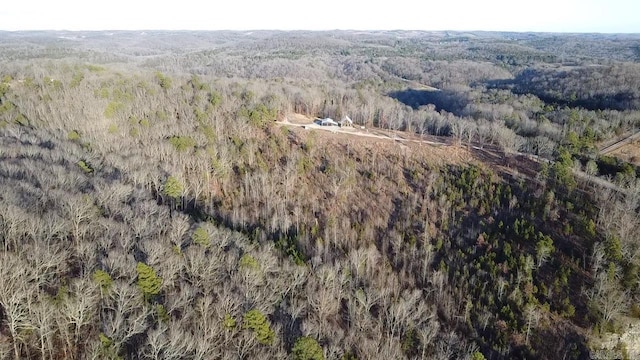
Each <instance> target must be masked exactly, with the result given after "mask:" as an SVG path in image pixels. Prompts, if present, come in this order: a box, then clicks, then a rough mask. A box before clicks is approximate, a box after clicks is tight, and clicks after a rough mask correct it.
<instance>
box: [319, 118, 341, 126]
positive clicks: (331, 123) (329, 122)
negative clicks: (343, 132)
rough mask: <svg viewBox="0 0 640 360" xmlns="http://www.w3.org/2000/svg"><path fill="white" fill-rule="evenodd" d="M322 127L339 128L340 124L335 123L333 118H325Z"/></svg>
mask: <svg viewBox="0 0 640 360" xmlns="http://www.w3.org/2000/svg"><path fill="white" fill-rule="evenodd" d="M320 125H321V126H339V125H340V124H338V123H337V122H335V121H333V119H331V118H324V119H322V120H320Z"/></svg>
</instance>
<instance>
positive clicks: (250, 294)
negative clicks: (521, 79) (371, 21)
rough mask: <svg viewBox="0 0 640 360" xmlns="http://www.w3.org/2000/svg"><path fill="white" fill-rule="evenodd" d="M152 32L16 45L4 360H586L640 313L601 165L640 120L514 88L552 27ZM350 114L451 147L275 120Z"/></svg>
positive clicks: (0, 260) (0, 337)
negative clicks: (603, 148)
mask: <svg viewBox="0 0 640 360" xmlns="http://www.w3.org/2000/svg"><path fill="white" fill-rule="evenodd" d="M54 35H55V34H54ZM67 35H68V34H67ZM76 35H79V34H76ZM170 35H171V36H170ZM401 35H402V36H401ZM74 36H75V35H74ZM136 36H137V35H136V34H133V33H121V34H116V36H115V37H108V36H104V35H102V34H100V33H89V34H88V35H87V37H85V38H84V40H74V41H75V42H71V43H72V44H74V46H70V45H69V44H70V43H67V42H65V41H62V40H59V39H58V40H55V38H52V37H51V34H34V33H12V34H0V44H2V46H3V49H4V50H6V51H3V52H2V54H1V55H0V58H2V60H3V61H5V64H6V66H3V68H2V69H1V70H0V71H1V73H0V78H1V84H2V86H1V87H0V134H1V136H0V194H2V195H0V245H1V248H0V276H1V281H0V359H2V360H4V359H22V358H29V359H59V358H64V359H119V358H123V359H185V358H187V359H238V358H242V359H249V358H292V359H324V358H327V359H374V358H387V359H397V358H411V359H474V360H477V359H484V358H486V359H502V358H540V359H547V358H558V357H561V358H567V359H583V358H589V357H590V354H591V350H590V349H589V346H588V345H589V337H591V336H596V334H598V333H600V332H605V331H611V330H616V329H618V326H619V324H620V322H619V319H620V318H621V317H623V316H639V313H640V310H638V300H639V293H640V281H639V280H640V277H639V276H640V267H639V265H640V248H639V247H638V241H639V240H640V239H638V233H637V231H636V230H637V229H638V228H639V227H640V217H639V215H638V206H639V201H640V186H639V185H638V182H637V180H636V174H635V171H636V169H635V168H633V167H632V166H631V165H629V164H626V163H618V162H615V161H614V162H611V161H610V160H608V159H602V158H598V157H597V156H596V152H595V151H594V148H595V146H594V144H595V142H596V141H600V140H602V139H606V138H608V137H611V136H613V135H614V134H615V133H616V132H621V131H628V130H631V129H632V128H633V127H634V126H637V125H638V109H636V108H632V107H630V108H625V109H621V108H617V107H616V108H615V109H597V110H594V109H591V110H587V109H585V108H583V107H577V106H578V105H579V104H578V103H577V102H576V101H577V99H576V100H575V101H574V103H571V102H567V103H563V104H561V103H560V102H553V101H552V100H548V101H549V102H545V101H547V100H541V99H540V98H538V97H537V96H536V95H535V94H533V92H534V91H531V92H532V93H526V94H524V93H522V92H523V90H522V88H521V87H518V88H517V91H516V89H515V87H514V86H513V84H511V85H510V84H508V83H507V82H508V81H511V80H514V79H518V74H519V73H520V71H522V70H524V69H525V68H526V67H527V66H529V65H530V64H529V63H538V62H542V61H559V60H558V59H559V57H562V56H564V51H565V50H564V49H565V48H566V47H565V46H561V45H558V44H556V43H555V41H556V40H553V39H556V38H555V37H549V38H546V37H545V36H543V35H530V36H529V35H526V36H525V35H524V34H523V35H522V36H523V37H524V38H523V39H519V40H518V39H516V40H512V41H517V42H520V43H523V44H524V45H520V47H517V49H519V50H517V51H516V50H513V49H511V48H509V47H507V45H506V44H507V40H506V38H505V37H503V36H502V35H499V34H498V35H495V34H494V35H490V34H479V35H478V37H477V38H475V40H470V39H469V38H467V37H466V36H462V35H461V36H462V39H460V38H457V37H452V36H451V35H446V34H421V33H419V34H413V35H411V34H409V35H407V34H400V33H373V34H360V35H356V34H353V33H348V32H347V33H304V32H301V33H288V34H283V33H267V32H258V33H256V34H255V35H252V36H248V35H245V34H239V33H213V34H212V33H195V34H192V33H177V35H176V34H167V33H157V34H153V33H152V34H148V35H146V36H150V37H149V39H148V40H140V39H138V38H137V37H136ZM491 36H495V38H494V37H491ZM176 38H179V39H181V40H180V41H178V40H176ZM34 39H39V40H38V42H35V41H34ZM114 39H116V40H114ZM167 39H173V40H167ZM465 39H466V40H465ZM605 40H607V41H604V42H602V43H601V45H600V46H602V47H605V48H606V47H607V46H609V47H615V46H618V45H617V44H618V42H615V41H612V42H609V40H610V39H609V38H606V37H605ZM618 40H619V41H631V42H632V40H633V39H631V40H629V39H621V40H620V39H618ZM114 41H115V42H118V43H119V45H118V46H115V45H114ZM172 41H175V42H176V43H177V44H182V43H183V42H185V41H186V43H188V44H190V45H189V46H187V45H180V46H184V47H188V48H189V49H190V50H191V52H189V53H187V54H184V55H182V54H181V51H179V50H180V47H179V46H177V45H176V44H175V43H172ZM566 41H567V43H566V44H565V45H566V46H567V47H571V46H570V45H571V44H573V43H572V41H576V40H575V39H573V38H568V39H566ZM581 41H584V42H586V43H591V41H592V39H591V38H590V37H588V36H585V38H584V39H582V40H581ZM468 42H469V43H468ZM39 44H44V45H39ZM541 44H543V45H544V46H541ZM612 44H613V45H612ZM525 45H526V46H525ZM174 46H175V47H174ZM572 46H573V45H572ZM538 47H541V48H542V49H543V50H540V49H538ZM496 49H501V50H500V51H501V52H500V53H499V56H497V57H496V56H495V55H491V54H494V53H495V51H496ZM596 50H598V51H596ZM596 50H594V53H593V54H584V53H577V54H576V55H577V56H578V59H577V60H576V61H582V62H583V64H582V65H584V66H587V65H589V64H590V63H591V62H600V61H607V62H610V63H611V64H610V66H612V67H616V66H617V64H618V62H621V63H622V62H624V61H627V62H629V61H633V59H632V58H630V57H631V56H632V55H629V54H626V53H623V52H622V51H619V52H615V56H612V57H611V58H610V59H605V60H603V59H602V57H601V55H600V54H601V52H600V51H599V50H601V48H597V49H596ZM605 53H606V52H605ZM629 68H630V65H628V64H623V65H620V68H619V70H617V71H627V70H628V69H629ZM616 73H617V72H616ZM577 74H582V73H581V72H577ZM545 76H551V75H545ZM580 76H582V75H580ZM629 76H631V75H629ZM635 76H636V77H637V74H635ZM545 79H546V78H545ZM623 79H624V76H618V77H616V81H615V89H624V86H625V84H620V83H619V82H620V81H623ZM406 80H411V81H416V82H420V83H423V84H431V85H433V86H436V87H438V88H439V89H442V90H441V91H439V92H434V91H432V89H429V91H426V90H424V89H422V90H421V89H418V90H411V89H406V88H404V86H405V84H406ZM545 81H547V80H545ZM559 84H560V85H558V86H561V85H562V84H563V83H562V82H559ZM571 84H573V83H571ZM520 85H522V84H520ZM520 85H518V86H520ZM568 86H569V85H567V87H568ZM571 86H573V85H571ZM511 90H514V91H513V92H512V91H511ZM616 91H617V90H616ZM434 94H436V95H434ZM562 94H564V92H562ZM592 95H593V96H595V95H597V94H590V95H589V96H592ZM577 96H578V95H577ZM579 96H582V94H579ZM585 96H586V95H585ZM634 96H635V95H634ZM398 100H401V101H404V102H406V104H405V103H403V102H401V101H398ZM425 100H428V103H421V102H422V101H425ZM605 100H606V99H605ZM603 101H604V100H603ZM625 104H630V105H633V104H635V103H634V102H633V101H631V102H627V103H625ZM616 106H617V105H616ZM294 114H301V115H294ZM346 114H348V115H349V116H350V117H351V118H352V119H354V121H355V122H356V123H357V124H358V125H359V126H360V125H362V126H365V127H366V128H367V129H370V130H371V131H372V132H379V133H380V134H392V133H398V131H404V134H402V135H401V136H402V137H404V138H413V139H426V138H428V137H429V136H439V137H440V138H439V139H441V140H442V139H444V141H445V142H447V143H450V144H452V145H447V146H434V145H429V144H426V143H419V142H409V141H404V142H400V141H390V140H388V139H374V138H365V137H357V136H351V135H348V134H333V133H330V132H324V131H310V130H304V129H302V128H299V127H288V126H286V125H278V124H275V123H274V120H275V119H278V118H283V117H289V118H290V119H292V120H295V118H296V117H306V118H314V117H316V116H319V117H325V116H331V117H334V118H340V117H341V116H342V115H346ZM398 134H399V133H398ZM479 148H482V149H480V150H479ZM519 151H520V152H527V153H529V155H536V156H539V157H540V158H545V157H546V158H548V159H549V160H550V162H549V163H547V162H546V161H542V160H539V158H536V159H538V160H537V161H531V160H527V157H526V156H524V155H523V154H518V153H517V152H519ZM594 166H595V168H594ZM577 168H582V169H584V170H585V172H586V173H587V174H588V176H590V177H593V176H597V175H598V173H600V175H603V176H606V175H610V178H611V180H613V181H616V187H615V188H616V189H623V190H622V191H613V190H608V191H607V190H603V189H599V188H595V185H593V184H592V183H589V182H582V181H578V180H576V178H575V177H574V176H573V173H574V170H578V169H577ZM629 169H630V170H629ZM525 170H526V171H525ZM603 181H604V180H603Z"/></svg>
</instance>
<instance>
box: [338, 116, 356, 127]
mask: <svg viewBox="0 0 640 360" xmlns="http://www.w3.org/2000/svg"><path fill="white" fill-rule="evenodd" d="M340 126H349V127H351V126H353V121H352V120H351V118H349V117H348V116H346V115H345V117H343V118H342V121H340Z"/></svg>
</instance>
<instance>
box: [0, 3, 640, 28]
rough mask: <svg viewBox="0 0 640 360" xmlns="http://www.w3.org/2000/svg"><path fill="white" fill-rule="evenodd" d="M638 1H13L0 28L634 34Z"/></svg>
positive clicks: (0, 12) (639, 21) (1, 14)
mask: <svg viewBox="0 0 640 360" xmlns="http://www.w3.org/2000/svg"><path fill="white" fill-rule="evenodd" d="M638 15H640V1H639V0H581V1H580V0H535V1H531V0H530V1H526V2H524V1H518V0H484V1H483V0H442V1H437V2H430V1H425V0H392V1H384V2H383V1H376V0H369V1H363V0H317V1H294V0H223V1H207V0H174V1H170V2H169V1H166V0H154V1H150V0H109V1H95V0H13V1H11V0H10V1H6V2H4V3H3V4H2V6H0V30H262V29H269V30H271V29H275V30H333V29H342V30H350V29H353V30H396V29H402V30H461V31H473V30H485V31H537V32H601V33H640V16H638Z"/></svg>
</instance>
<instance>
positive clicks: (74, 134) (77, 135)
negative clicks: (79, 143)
mask: <svg viewBox="0 0 640 360" xmlns="http://www.w3.org/2000/svg"><path fill="white" fill-rule="evenodd" d="M67 139H69V140H71V141H76V140H80V133H79V132H78V130H71V131H69V133H68V134H67Z"/></svg>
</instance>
